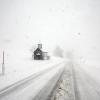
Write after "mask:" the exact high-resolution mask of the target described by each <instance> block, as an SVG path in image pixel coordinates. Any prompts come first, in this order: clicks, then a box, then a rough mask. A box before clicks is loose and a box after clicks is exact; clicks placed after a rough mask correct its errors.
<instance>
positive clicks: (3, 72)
mask: <svg viewBox="0 0 100 100" xmlns="http://www.w3.org/2000/svg"><path fill="white" fill-rule="evenodd" d="M4 56H5V54H4V51H3V62H2V75H4V74H5V58H4Z"/></svg>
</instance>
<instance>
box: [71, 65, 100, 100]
mask: <svg viewBox="0 0 100 100" xmlns="http://www.w3.org/2000/svg"><path fill="white" fill-rule="evenodd" d="M85 67H88V66H83V65H79V64H74V65H73V66H72V68H73V77H74V86H75V97H76V100H100V85H99V84H98V83H96V80H95V79H94V78H93V77H91V74H90V73H87V72H86V70H84V68H85ZM89 70H90V71H91V68H90V69H89ZM97 81H98V80H97Z"/></svg>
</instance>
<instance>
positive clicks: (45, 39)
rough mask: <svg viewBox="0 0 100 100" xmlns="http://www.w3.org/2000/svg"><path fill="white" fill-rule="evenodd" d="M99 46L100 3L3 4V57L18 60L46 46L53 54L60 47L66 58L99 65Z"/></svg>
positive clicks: (1, 0)
mask: <svg viewBox="0 0 100 100" xmlns="http://www.w3.org/2000/svg"><path fill="white" fill-rule="evenodd" d="M99 42H100V0H0V55H2V51H3V50H4V51H5V52H6V55H8V56H9V54H11V53H12V55H13V56H12V57H13V59H15V58H16V57H17V59H18V57H19V56H21V55H27V54H28V53H29V52H30V49H31V48H32V46H33V45H35V44H37V43H42V44H43V49H44V50H45V51H48V52H49V53H50V54H52V53H53V52H54V50H55V49H56V48H58V47H59V48H61V49H62V50H61V51H63V52H64V56H65V55H68V54H71V53H72V54H73V55H74V57H75V59H77V60H79V61H81V62H83V63H87V64H99V61H100V44H99ZM9 52H10V53H9ZM29 56H31V55H29ZM0 59H1V58H0ZM8 59H9V58H8Z"/></svg>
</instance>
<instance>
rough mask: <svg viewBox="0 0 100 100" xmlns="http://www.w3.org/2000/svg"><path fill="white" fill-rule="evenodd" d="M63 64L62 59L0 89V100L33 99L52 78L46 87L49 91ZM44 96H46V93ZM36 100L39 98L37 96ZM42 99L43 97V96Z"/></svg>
mask: <svg viewBox="0 0 100 100" xmlns="http://www.w3.org/2000/svg"><path fill="white" fill-rule="evenodd" d="M64 65H65V63H64V61H63V62H60V63H57V64H55V65H54V66H52V67H51V68H49V69H46V70H44V71H42V72H40V73H38V74H35V75H31V76H30V77H28V78H26V79H24V80H21V81H19V82H17V83H15V84H13V85H11V86H9V87H7V88H5V89H3V90H1V91H0V100H35V99H36V96H37V94H38V93H39V92H40V91H41V90H42V89H43V87H44V86H46V84H48V82H49V81H50V80H53V81H52V84H51V85H50V87H49V88H48V89H47V91H49V92H50V91H51V90H52V88H53V85H54V83H53V82H55V83H56V82H57V80H58V78H59V77H60V75H61V73H62V71H63V69H64ZM49 92H48V93H47V95H48V94H49ZM44 97H46V95H45V96H44ZM37 100H41V99H39V98H37ZM43 100H45V99H44V98H43Z"/></svg>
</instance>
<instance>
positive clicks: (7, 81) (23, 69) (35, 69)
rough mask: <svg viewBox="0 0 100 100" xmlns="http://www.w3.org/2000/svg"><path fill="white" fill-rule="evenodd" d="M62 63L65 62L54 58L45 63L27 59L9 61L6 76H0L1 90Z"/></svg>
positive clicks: (6, 66) (6, 64) (6, 65)
mask: <svg viewBox="0 0 100 100" xmlns="http://www.w3.org/2000/svg"><path fill="white" fill-rule="evenodd" d="M11 60H12V61H11ZM62 61H64V60H61V59H59V58H54V57H53V58H51V59H50V60H45V61H34V60H32V59H31V58H25V57H24V58H20V59H18V60H16V61H15V60H13V59H9V60H8V61H6V63H5V75H0V90H2V89H4V88H5V87H7V86H9V85H11V84H14V83H15V82H17V81H20V80H22V79H24V78H26V77H28V76H31V75H33V74H37V73H39V72H41V71H44V70H46V69H49V68H51V67H52V66H54V65H56V64H58V63H61V62H62ZM0 67H1V66H0Z"/></svg>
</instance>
